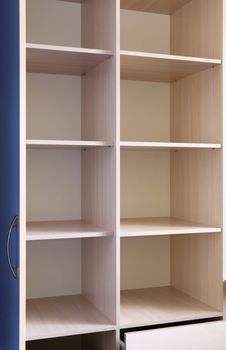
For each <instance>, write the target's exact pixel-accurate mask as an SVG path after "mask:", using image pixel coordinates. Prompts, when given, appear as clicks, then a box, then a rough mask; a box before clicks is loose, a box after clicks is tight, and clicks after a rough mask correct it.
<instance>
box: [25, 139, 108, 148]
mask: <svg viewBox="0 0 226 350" xmlns="http://www.w3.org/2000/svg"><path fill="white" fill-rule="evenodd" d="M26 144H27V148H28V149H66V150H73V149H74V150H86V149H88V148H96V147H111V146H113V145H112V143H111V142H107V141H68V140H27V141H26Z"/></svg>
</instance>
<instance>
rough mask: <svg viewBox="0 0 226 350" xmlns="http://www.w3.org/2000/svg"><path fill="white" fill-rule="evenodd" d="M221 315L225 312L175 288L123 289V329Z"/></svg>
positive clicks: (121, 322)
mask: <svg viewBox="0 0 226 350" xmlns="http://www.w3.org/2000/svg"><path fill="white" fill-rule="evenodd" d="M221 316H222V312H218V311H215V310H214V309H213V308H211V307H209V306H208V305H206V304H204V303H202V302H200V301H198V300H196V299H194V298H192V297H190V296H189V295H187V294H184V293H182V292H180V291H179V290H177V289H175V288H173V287H156V288H145V289H137V290H125V291H121V317H120V325H121V328H128V327H139V326H145V325H156V324H164V323H172V322H182V321H192V320H199V319H205V318H214V317H221Z"/></svg>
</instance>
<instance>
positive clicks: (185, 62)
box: [121, 50, 221, 82]
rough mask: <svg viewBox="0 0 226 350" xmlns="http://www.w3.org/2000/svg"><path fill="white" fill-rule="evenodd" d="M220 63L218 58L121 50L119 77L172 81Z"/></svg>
mask: <svg viewBox="0 0 226 350" xmlns="http://www.w3.org/2000/svg"><path fill="white" fill-rule="evenodd" d="M220 64H221V60H218V59H209V58H199V57H186V56H175V55H163V54H156V53H148V52H135V51H125V50H122V51H121V78H122V79H125V80H146V81H156V82H173V81H175V80H178V79H182V78H185V77H186V76H188V75H191V74H195V73H199V72H202V71H204V70H206V69H209V68H212V67H214V66H216V65H220Z"/></svg>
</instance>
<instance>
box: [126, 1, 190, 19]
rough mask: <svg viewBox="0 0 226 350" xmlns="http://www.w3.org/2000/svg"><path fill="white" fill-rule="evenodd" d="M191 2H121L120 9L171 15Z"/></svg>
mask: <svg viewBox="0 0 226 350" xmlns="http://www.w3.org/2000/svg"><path fill="white" fill-rule="evenodd" d="M190 1H191V0H148V1H147V0H121V8H122V9H126V10H135V11H144V12H153V13H160V14H164V15H171V14H173V13H174V12H175V11H177V10H178V9H179V8H181V7H182V6H184V5H186V4H187V3H188V2H190Z"/></svg>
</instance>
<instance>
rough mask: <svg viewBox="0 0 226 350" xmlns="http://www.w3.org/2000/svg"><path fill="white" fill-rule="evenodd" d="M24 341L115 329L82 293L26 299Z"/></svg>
mask: <svg viewBox="0 0 226 350" xmlns="http://www.w3.org/2000/svg"><path fill="white" fill-rule="evenodd" d="M27 325H28V326H27V340H36V339H46V338H55V337H63V336H69V335H75V334H83V333H90V332H95V331H96V332H101V331H107V330H111V329H114V326H113V325H111V323H110V321H109V320H108V319H107V318H106V317H104V316H103V315H102V314H101V313H100V312H98V310H97V309H96V308H95V307H94V306H93V305H92V304H91V303H90V302H89V301H88V300H87V299H86V298H84V297H83V296H80V295H76V296H63V297H52V298H42V299H31V300H28V301H27Z"/></svg>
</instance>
